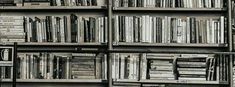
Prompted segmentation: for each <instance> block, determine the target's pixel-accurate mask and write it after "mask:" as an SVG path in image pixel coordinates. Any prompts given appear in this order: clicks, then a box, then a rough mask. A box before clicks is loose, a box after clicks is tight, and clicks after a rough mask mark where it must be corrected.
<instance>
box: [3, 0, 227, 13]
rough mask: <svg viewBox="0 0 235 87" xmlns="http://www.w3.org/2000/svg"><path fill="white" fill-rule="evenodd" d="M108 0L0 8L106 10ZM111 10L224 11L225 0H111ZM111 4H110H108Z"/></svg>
mask: <svg viewBox="0 0 235 87" xmlns="http://www.w3.org/2000/svg"><path fill="white" fill-rule="evenodd" d="M107 1H108V0H25V1H22V0H7V1H0V6H1V7H0V10H90V9H91V10H107V5H108V4H107V3H108V2H107ZM111 1H112V7H113V10H115V11H118V10H121V11H125V10H128V11H129V10H136V11H146V10H147V11H226V9H225V8H226V7H227V3H226V0H111ZM109 5H111V4H109Z"/></svg>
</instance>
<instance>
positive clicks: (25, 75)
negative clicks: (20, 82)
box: [22, 54, 27, 79]
mask: <svg viewBox="0 0 235 87" xmlns="http://www.w3.org/2000/svg"><path fill="white" fill-rule="evenodd" d="M22 59H23V70H22V71H23V72H22V77H23V79H27V56H26V54H24V56H23V58H22Z"/></svg>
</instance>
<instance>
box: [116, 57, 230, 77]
mask: <svg viewBox="0 0 235 87" xmlns="http://www.w3.org/2000/svg"><path fill="white" fill-rule="evenodd" d="M227 61H228V60H227V59H226V58H225V57H221V56H217V55H213V54H154V53H147V54H146V53H144V54H128V53H116V54H113V57H112V77H113V79H115V80H122V79H129V80H138V78H140V79H150V80H183V81H187V80H194V81H215V80H220V81H227V79H228V78H227V75H228V73H227V72H228V63H227ZM217 75H219V76H218V77H219V78H218V77H217Z"/></svg>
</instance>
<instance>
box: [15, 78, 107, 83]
mask: <svg viewBox="0 0 235 87" xmlns="http://www.w3.org/2000/svg"><path fill="white" fill-rule="evenodd" d="M16 82H21V83H22V82H27V83H28V82H32V83H42V82H43V83H105V82H107V81H106V80H102V79H17V80H16Z"/></svg>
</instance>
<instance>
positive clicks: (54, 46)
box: [0, 0, 235, 87]
mask: <svg viewBox="0 0 235 87" xmlns="http://www.w3.org/2000/svg"><path fill="white" fill-rule="evenodd" d="M106 1H107V5H106V6H90V7H65V6H51V7H33V8H28V7H11V6H0V11H1V12H2V13H4V12H22V11H23V12H25V11H31V12H34V11H43V12H44V11H51V10H54V11H59V12H66V11H77V12H79V11H88V10H89V11H102V12H104V13H105V15H106V16H108V42H107V43H104V44H103V43H102V44H101V43H0V45H4V46H14V47H15V50H14V52H15V55H14V58H16V57H17V52H89V53H90V52H104V53H107V55H108V60H107V62H108V67H107V70H108V79H107V80H21V79H18V80H17V79H16V66H14V76H13V79H14V80H13V82H14V83H13V85H14V87H16V83H18V82H22V83H24V82H33V83H37V82H39V83H40V82H52V83H57V82H62V83H63V82H68V83H70V82H71V83H76V82H78V83H86V82H87V83H104V84H107V86H108V87H113V85H114V83H138V84H139V83H140V84H143V83H173V84H184V83H186V82H183V81H151V80H140V81H114V80H113V79H112V77H111V76H112V67H111V66H112V62H111V57H112V53H198V54H228V55H231V56H230V63H229V64H230V67H229V68H230V69H229V70H231V71H230V74H229V77H230V78H232V74H233V73H232V61H231V60H232V54H235V52H232V48H233V41H232V21H231V19H232V15H231V14H232V12H231V11H232V8H231V0H226V1H227V7H226V8H223V9H219V8H218V9H217V8H193V9H191V8H142V7H139V8H132V7H128V8H126V7H118V8H115V7H113V5H112V4H113V0H106ZM119 11H130V12H132V11H134V12H139V11H142V12H143V11H144V12H146V11H147V12H148V13H151V12H217V13H219V14H220V13H221V14H222V13H226V16H227V18H228V21H227V28H228V33H227V34H228V44H174V43H172V44H161V43H158V44H152V43H151V44H149V43H114V42H113V39H112V38H113V34H112V33H113V29H112V27H113V25H112V18H113V15H114V13H115V12H116V13H118V12H119ZM162 47H164V48H172V47H173V48H176V49H187V50H180V51H179V50H178V51H177V50H175V51H170V50H163V51H161V49H162ZM150 48H151V49H150ZM194 48H200V49H203V51H201V50H198V51H195V49H194ZM188 50H192V51H188ZM14 63H16V61H14ZM6 82H8V80H6ZM232 82H233V80H232V79H230V80H229V82H228V83H227V82H217V81H208V82H207V81H202V82H200V83H196V82H195V81H188V82H187V83H186V84H205V85H206V84H217V85H218V84H229V85H230V87H232V86H233V84H232Z"/></svg>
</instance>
